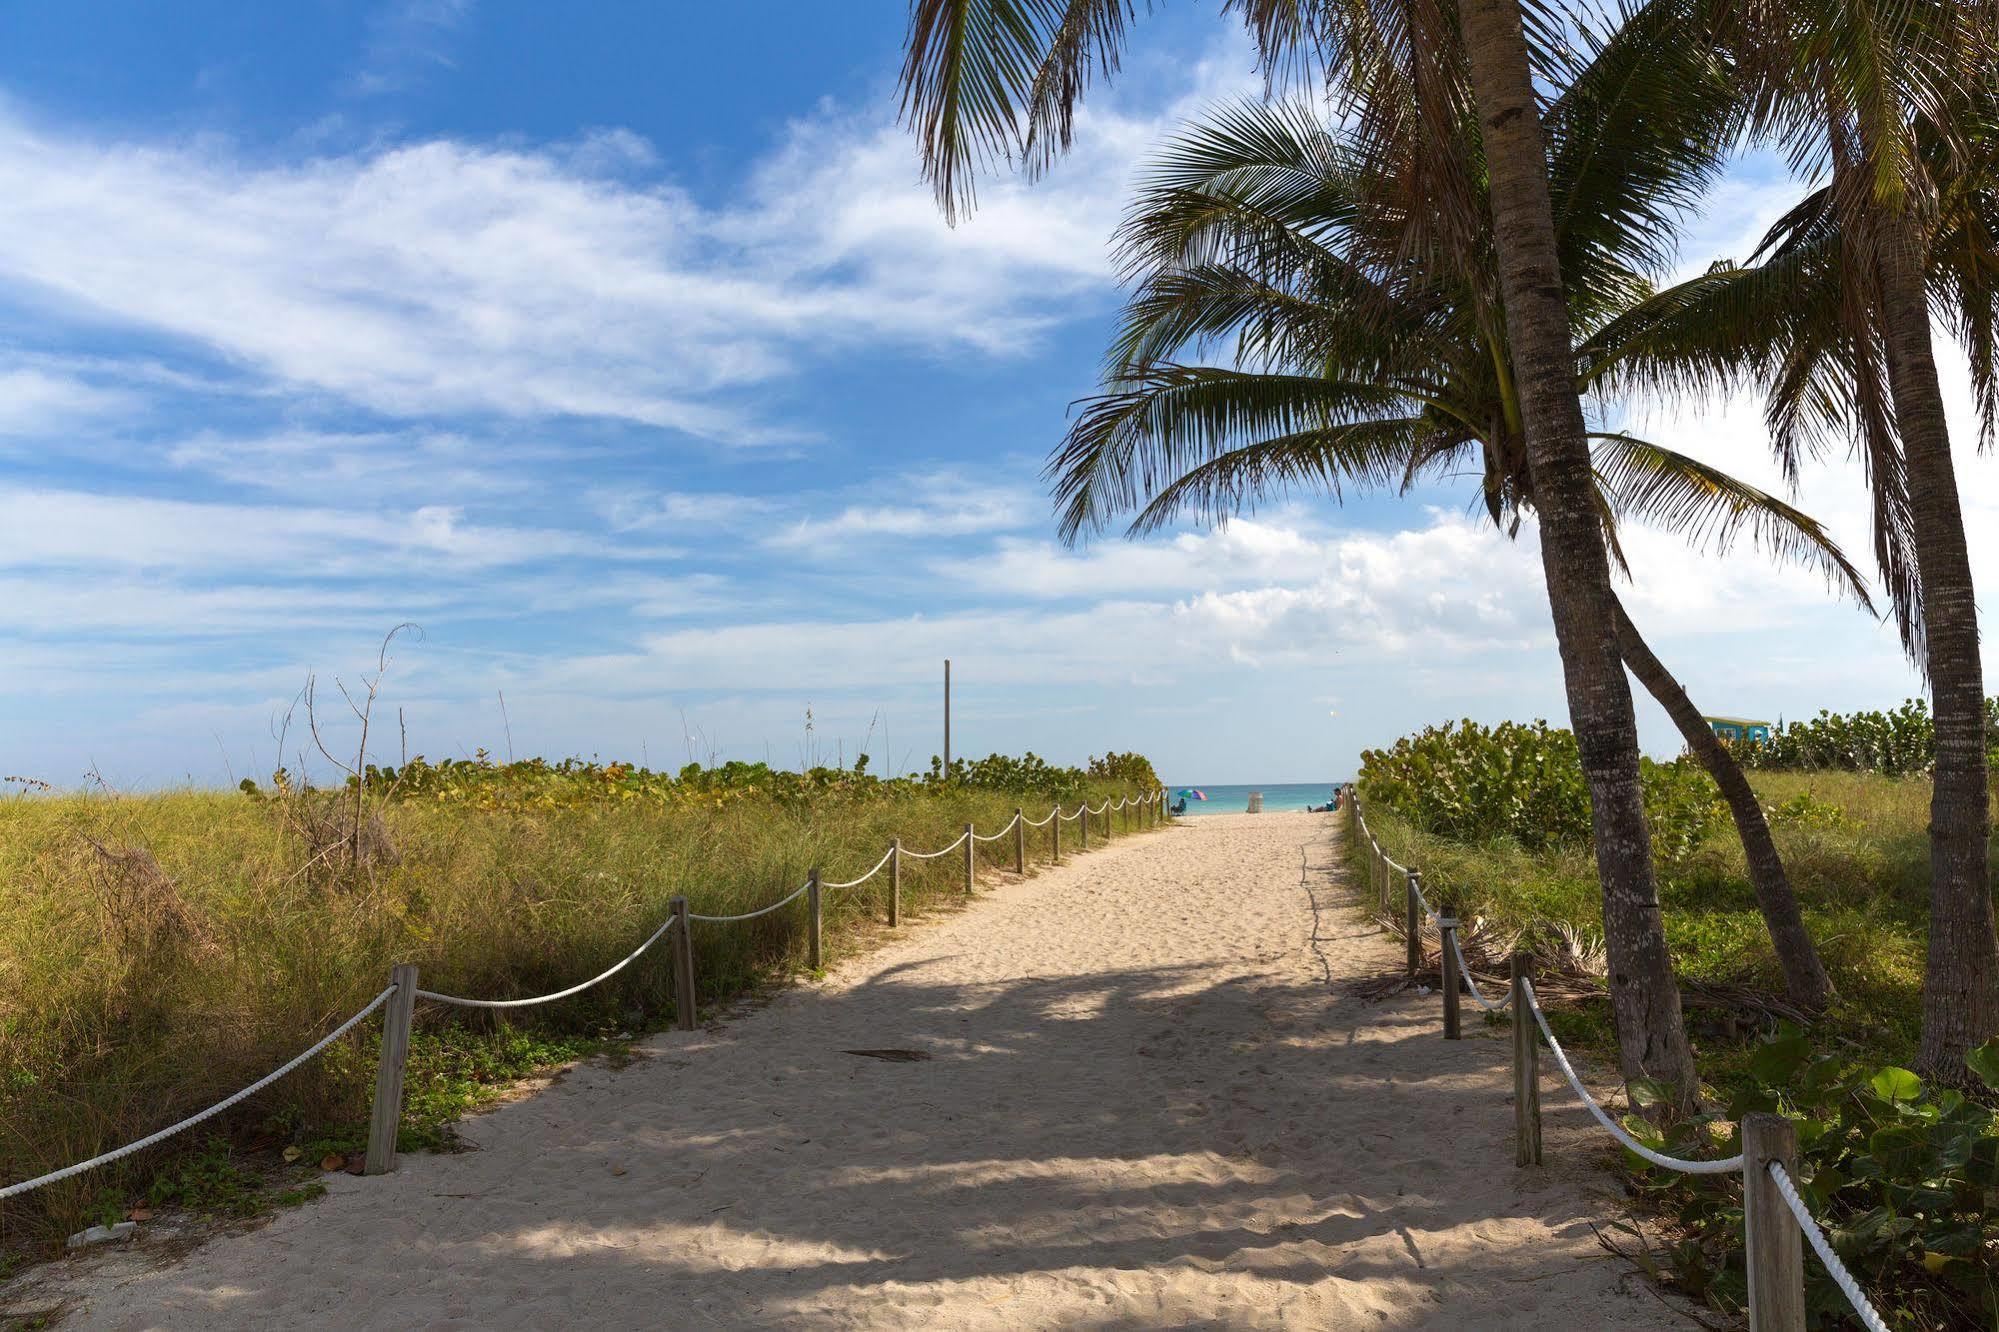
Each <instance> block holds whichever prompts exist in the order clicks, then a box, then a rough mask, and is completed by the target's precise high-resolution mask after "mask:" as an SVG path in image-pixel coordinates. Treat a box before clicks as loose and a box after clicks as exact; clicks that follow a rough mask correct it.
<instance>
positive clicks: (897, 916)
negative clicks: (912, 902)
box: [888, 837, 902, 929]
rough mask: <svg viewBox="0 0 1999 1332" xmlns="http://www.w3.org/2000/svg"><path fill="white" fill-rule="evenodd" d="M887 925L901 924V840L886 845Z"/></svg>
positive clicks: (897, 839)
mask: <svg viewBox="0 0 1999 1332" xmlns="http://www.w3.org/2000/svg"><path fill="white" fill-rule="evenodd" d="M888 924H889V928H890V929H894V928H895V927H896V926H898V925H900V924H902V839H901V838H900V837H898V838H896V839H895V840H894V841H892V842H890V843H889V844H888Z"/></svg>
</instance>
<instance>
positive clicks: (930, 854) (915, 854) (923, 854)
mask: <svg viewBox="0 0 1999 1332" xmlns="http://www.w3.org/2000/svg"><path fill="white" fill-rule="evenodd" d="M965 837H966V834H964V833H959V834H958V840H957V841H955V842H953V843H951V845H949V846H947V847H945V848H944V849H943V850H942V851H911V850H910V849H909V848H907V847H904V848H903V851H902V854H904V855H905V856H909V857H911V858H912V859H916V860H935V859H937V857H939V856H948V855H950V854H951V853H952V852H953V851H956V850H957V849H958V848H959V847H961V846H963V845H964V844H965ZM794 896H796V894H794Z"/></svg>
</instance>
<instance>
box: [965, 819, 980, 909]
mask: <svg viewBox="0 0 1999 1332" xmlns="http://www.w3.org/2000/svg"><path fill="white" fill-rule="evenodd" d="M978 854H979V839H978V838H977V837H975V836H973V834H972V825H971V824H969V823H968V824H966V825H965V893H966V895H967V896H969V895H970V894H971V891H972V888H973V886H974V884H975V882H976V880H977V873H978V872H977V871H976V870H975V869H973V868H972V862H973V860H974V858H975V857H977V855H978Z"/></svg>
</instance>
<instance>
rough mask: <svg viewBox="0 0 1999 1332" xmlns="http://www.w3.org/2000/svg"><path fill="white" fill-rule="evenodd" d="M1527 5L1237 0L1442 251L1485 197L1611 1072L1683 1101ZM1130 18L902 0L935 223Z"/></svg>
mask: <svg viewBox="0 0 1999 1332" xmlns="http://www.w3.org/2000/svg"><path fill="white" fill-rule="evenodd" d="M1523 3H1533V0H1458V2H1457V4H1456V5H1455V6H1453V5H1452V4H1451V3H1449V0H1383V3H1379V4H1366V5H1349V4H1342V3H1336V2H1335V0H1230V3H1229V4H1228V6H1227V8H1228V9H1229V10H1231V11H1234V12H1236V13H1238V14H1239V15H1240V16H1241V18H1242V19H1243V21H1244V22H1245V24H1246V26H1247V27H1248V28H1249V30H1250V31H1251V33H1252V34H1253V35H1254V36H1255V38H1256V40H1257V43H1258V46H1259V48H1260V50H1261V52H1262V55H1263V60H1264V63H1265V66H1266V68H1268V69H1269V70H1271V71H1272V72H1273V74H1282V73H1285V72H1288V71H1294V70H1303V71H1306V72H1308V73H1317V74H1323V75H1324V76H1325V77H1326V78H1327V79H1328V80H1329V83H1330V85H1331V86H1332V87H1333V88H1334V89H1336V90H1337V92H1338V94H1339V95H1340V96H1341V97H1342V98H1344V99H1345V100H1346V102H1347V103H1348V107H1349V109H1350V110H1351V111H1352V112H1353V113H1354V116H1355V120H1356V123H1357V125H1358V126H1359V128H1360V130H1361V132H1362V133H1363V134H1365V135H1367V136H1370V137H1373V138H1376V139H1377V140H1378V141H1379V142H1381V143H1384V144H1394V143H1398V142H1399V143H1406V144H1409V145H1412V146H1413V148H1414V150H1415V155H1416V157H1417V159H1418V160H1419V161H1420V162H1421V163H1422V164H1423V166H1424V168H1425V171H1426V173H1427V174H1428V175H1429V176H1430V177H1431V178H1432V179H1433V180H1434V182H1435V185H1436V188H1435V189H1434V190H1433V191H1432V192H1431V194H1430V196H1429V199H1430V204H1429V207H1430V211H1431V213H1432V217H1433V220H1434V222H1435V229H1436V231H1437V232H1438V233H1439V235H1440V236H1442V237H1443V238H1444V239H1445V240H1446V241H1449V240H1451V239H1452V238H1453V237H1458V238H1461V237H1462V236H1464V235H1466V234H1469V233H1471V232H1473V231H1476V230H1478V227H1477V222H1476V219H1477V213H1478V211H1479V210H1480V209H1482V208H1485V207H1487V206H1489V208H1490V216H1491V227H1490V235H1491V237H1492V244H1493V248H1494V251H1495V253H1496V255H1497V259H1498V266H1497V267H1498V277H1499V284H1498V285H1499V289H1500V295H1501V297H1502V303H1501V305H1500V307H1499V309H1500V310H1501V311H1503V313H1502V315H1501V316H1500V317H1501V319H1502V321H1503V327H1504V330H1505V335H1506V354H1505V361H1506V364H1507V373H1508V375H1509V376H1510V379H1511V382H1512V383H1513V385H1514V387H1515V391H1516V393H1517V396H1518V402H1519V410H1520V417H1521V422H1522V427H1523V439H1524V441H1525V452H1526V455H1527V465H1528V470H1529V472H1530V473H1531V475H1532V477H1533V482H1534V489H1535V504H1536V511H1537V513H1538V514H1539V516H1540V524H1541V559H1542V567H1543V571H1544V574H1545V577H1546V584H1547V590H1548V600H1549V605H1550V609H1551V610H1552V612H1553V617H1554V623H1555V637H1556V644H1557V648H1558V650H1559V652H1560V655H1561V660H1562V670H1563V678H1564V682H1565V684H1566V687H1567V695H1568V703H1569V718H1570V724H1571V726H1572V727H1573V729H1574V730H1575V733H1576V740H1577V746H1578V749H1579V750H1580V752H1581V758H1582V769H1583V773H1584V776H1585V779H1586V780H1587V782H1588V785H1589V791H1590V806H1591V814H1592V826H1593V830H1594V834H1595V837H1594V841H1595V849H1596V859H1597V874H1598V878H1599V880H1600V882H1601V884H1602V888H1603V896H1604V909H1603V914H1604V937H1605V944H1606V949H1607V952H1608V954H1609V959H1610V964H1611V966H1610V971H1611V1001H1612V1008H1613V1011H1614V1012H1615V1014H1616V1016H1617V1028H1618V1035H1619V1050H1620V1056H1621V1060H1620V1062H1621V1064H1622V1067H1623V1071H1624V1073H1625V1075H1626V1077H1627V1078H1637V1077H1649V1078H1651V1079H1653V1080H1655V1081H1658V1082H1662V1083H1664V1084H1666V1085H1668V1086H1670V1087H1672V1088H1673V1089H1674V1099H1675V1102H1676V1104H1677V1105H1678V1106H1680V1107H1681V1108H1691V1107H1692V1106H1693V1105H1694V1104H1695V1102H1696V1101H1697V1099H1698V1093H1699V1086H1698V1077H1697V1074H1696V1071H1695V1068H1694V1063H1693V1053H1692V1050H1691V1049H1690V1047H1689V1046H1688V1044H1687V1038H1686V1031H1685V1027H1684V1025H1683V1022H1682V1017H1681V1012H1680V998H1679V987H1678V985H1677V983H1676V982H1675V980H1674V976H1673V965H1672V958H1671V956H1670V954H1669V953H1668V951H1667V948H1666V936H1665V930H1664V928H1663V926H1662V924H1661V922H1660V915H1659V901H1658V884H1657V881H1656V879H1655V877H1654V872H1653V866H1652V841H1651V830H1650V829H1649V828H1648V826H1647V825H1646V822H1645V809H1644V801H1643V793H1642V789H1641V787H1640V784H1639V768H1638V728H1637V719H1636V715H1635V713H1634V711H1633V708H1632V701H1631V687H1630V683H1629V681H1628V680H1627V679H1626V677H1625V673H1624V662H1623V658H1622V655H1621V653H1620V650H1619V647H1618V642H1617V624H1616V615H1615V611H1614V602H1615V594H1614V591H1613V589H1612V586H1611V569H1610V559H1609V555H1608V553H1607V552H1606V550H1605V547H1604V542H1603V533H1602V526H1601V523H1600V521H1599V518H1598V512H1597V491H1596V486H1595V480H1594V474H1593V470H1592V465H1591V461H1590V450H1589V440H1588V437H1587V436H1588V431H1587V428H1586V426H1585V423H1584V420H1583V412H1582V399H1581V395H1580V393H1579V391H1578V388H1577V384H1576V376H1575V368H1574V361H1573V352H1574V348H1573V346H1572V344H1571V342H1570V337H1569V327H1568V309H1567V302H1566V300H1565V298H1564V294H1563V288H1562V280H1561V268H1560V261H1559V257H1558V253H1557V244H1556V230H1555V219H1554V213H1553V208H1552V204H1551V201H1550V198H1549V194H1548V182H1547V162H1546V156H1545V151H1546V145H1545V141H1544V137H1543V134H1542V128H1541V119H1540V108H1539V106H1538V104H1537V102H1536V99H1535V94H1534V86H1533V60H1532V57H1531V56H1530V49H1529V44H1528V40H1527V34H1526V31H1525V26H1524V23H1523V17H1522V5H1523ZM1539 13H1540V10H1539V6H1538V5H1537V6H1536V14H1537V15H1538V14H1539ZM1135 14H1136V9H1135V6H1134V5H1133V3H1132V0H911V6H910V28H909V39H908V45H907V54H906V58H905V62H904V65H903V76H902V87H903V96H904V112H905V117H906V119H908V120H909V121H910V123H911V125H912V126H913V128H914V129H915V130H916V132H917V134H918V137H919V139H920V141H921V144H922V150H923V158H924V163H925V168H926V171H927V172H928V173H929V176H930V178H931V180H932V181H933V183H934V184H935V186H936V188H937V193H938V196H939V199H940V201H941V202H942V204H943V206H944V207H945V209H946V212H947V213H955V212H956V211H957V210H959V209H962V208H965V207H969V206H970V204H971V202H972V186H973V177H974V175H975V173H976V171H977V169H978V168H979V167H980V166H981V165H984V164H989V163H990V162H991V161H993V160H994V159H995V158H1001V157H1003V158H1006V159H1007V160H1009V161H1024V162H1025V163H1027V164H1028V166H1029V167H1030V168H1032V167H1035V166H1038V165H1040V164H1043V163H1045V162H1046V161H1047V160H1049V159H1050V158H1051V157H1052V156H1053V154H1054V153H1056V152H1059V151H1060V150H1061V149H1062V148H1063V147H1065V146H1066V145H1067V142H1068V139H1069V136H1070V134H1071V132H1072V129H1073V114H1074V108H1075V106H1076V104H1077V102H1078V100H1079V99H1080V98H1081V97H1082V95H1083V93H1084V92H1085V91H1086V89H1087V87H1088V85H1089V83H1090V81H1091V78H1092V77H1093V75H1102V76H1104V77H1109V76H1110V75H1111V74H1112V73H1113V72H1114V71H1115V70H1116V67H1117V62H1118V57H1119V54H1120V52H1121V50H1122V44H1123V42H1124V39H1125V36H1126V34H1127V32H1128V29H1129V25H1130V23H1131V20H1132V19H1133V17H1134V16H1135ZM1470 112H1475V114H1476V116H1477V119H1478V123H1479V127H1480V129H1481V130H1482V134H1483V149H1484V153H1485V158H1486V162H1487V170H1486V172H1485V173H1484V176H1483V179H1484V189H1483V192H1482V193H1478V194H1473V193H1469V192H1467V189H1466V177H1465V173H1464V172H1463V171H1462V170H1460V169H1458V164H1457V163H1455V162H1454V161H1453V160H1452V157H1451V153H1452V146H1453V145H1455V144H1457V143H1459V142H1461V136H1460V133H1459V130H1460V127H1461V124H1462V120H1463V117H1464V115H1465V114H1466V113H1470Z"/></svg>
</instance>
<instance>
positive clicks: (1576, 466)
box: [1458, 0, 1700, 1109]
mask: <svg viewBox="0 0 1999 1332" xmlns="http://www.w3.org/2000/svg"><path fill="white" fill-rule="evenodd" d="M1458 13H1459V19H1460V22H1461V24H1462V26H1463V31H1464V40H1465V46H1466V50H1467V53H1468V55H1469V56H1470V61H1471V76H1472V91H1473V94H1474V96H1475V98H1476V99H1477V104H1478V112H1479V120H1480V125H1481V128H1482V130H1483V132H1484V138H1485V160H1486V167H1487V171H1488V173H1489V176H1490V190H1491V196H1492V215H1493V239H1494V248H1495V249H1496V250H1497V252H1498V257H1499V269H1500V291H1501V295H1502V297H1503V299H1504V300H1505V302H1506V330H1507V337H1508V340H1509V341H1510V343H1511V344H1512V362H1513V367H1514V370H1515V379H1516V382H1517V385H1518V388H1519V391H1520V399H1521V415H1522V419H1523V421H1524V423H1525V425H1526V429H1527V444H1528V449H1527V453H1528V469H1529V474H1530V476H1531V478H1532V480H1533V483H1534V502H1535V508H1536V510H1537V512H1538V513H1539V514H1540V520H1541V565H1542V569H1543V572H1544V573H1545V575H1546V579H1547V584H1548V602H1549V606H1550V608H1551V609H1552V611H1553V612H1554V620H1555V641H1556V646H1557V648H1558V649H1559V651H1560V653H1561V658H1562V673H1563V677H1564V680H1565V682H1566V684H1567V688H1568V702H1569V720H1570V724H1571V725H1572V727H1573V728H1574V730H1575V733H1576V744H1577V747H1578V748H1579V749H1580V751H1581V753H1582V766H1583V774H1584V777H1585V778H1586V779H1587V780H1588V782H1589V791H1590V810H1591V818H1592V827H1593V829H1594V832H1595V842H1596V862H1597V876H1598V878H1599V879H1600V880H1601V882H1602V884H1603V933H1604V943H1605V946H1606V950H1607V951H1608V953H1609V957H1610V997H1611V1005H1612V1008H1613V1010H1614V1012H1615V1014H1616V1017H1617V1032H1618V1048H1619V1055H1620V1063H1621V1065H1622V1068H1623V1072H1624V1075H1625V1077H1626V1078H1627V1079H1632V1078H1639V1077H1648V1078H1651V1079H1653V1080H1655V1081H1658V1082H1662V1083H1664V1084H1666V1085H1668V1086H1670V1087H1671V1088H1672V1089H1673V1097H1674V1100H1675V1101H1676V1102H1677V1104H1678V1106H1679V1108H1681V1109H1690V1108H1692V1107H1694V1106H1695V1105H1696V1104H1697V1103H1698V1101H1699V1096H1700V1083H1699V1079H1698V1076H1697V1074H1696V1073H1695V1070H1694V1060H1693V1052H1692V1051H1691V1050H1690V1049H1689V1048H1688V1045H1687V1034H1686V1028H1685V1026H1684V1025H1683V1023H1682V1020H1681V1016H1680V991H1679V987H1678V985H1677V984H1676V982H1675V980H1674V977H1673V960H1672V956H1671V954H1669V953H1668V952H1667V950H1666V931H1665V927H1664V925H1663V923H1662V922H1661V920H1660V916H1659V894H1658V884H1657V882H1656V880H1655V879H1654V877H1653V869H1652V835H1651V830H1650V829H1649V828H1648V827H1647V826H1646V823H1645V806H1644V800H1643V796H1642V792H1641V790H1640V787H1639V782H1638V724H1637V719H1636V717H1635V715H1634V714H1633V712H1632V705H1631V684H1630V681H1629V680H1627V679H1626V678H1625V674H1624V661H1623V658H1622V657H1621V656H1620V655H1619V653H1618V649H1617V632H1616V626H1615V623H1614V621H1613V619H1612V615H1611V607H1612V606H1613V604H1614V603H1615V596H1614V593H1613V592H1612V590H1611V585H1610V561H1609V558H1608V557H1607V556H1606V554H1605V552H1604V547H1603V533H1602V530H1601V529H1600V527H1599V525H1598V523H1599V519H1598V515H1597V511H1596V507H1595V504H1594V490H1593V487H1594V484H1595V482H1594V476H1593V473H1592V472H1591V469H1590V457H1589V443H1588V440H1587V438H1586V435H1585V426H1584V423H1583V411H1582V401H1581V399H1580V397H1579V396H1578V394H1577V391H1576V370H1575V352H1574V347H1573V345H1572V344H1571V342H1570V340H1569V315H1568V306H1567V303H1566V301H1565V300H1564V298H1563V292H1562V280H1561V267H1560V263H1559V261H1558V260H1557V258H1556V248H1555V221H1554V212H1553V209H1552V207H1551V205H1550V203H1549V197H1548V162H1547V147H1546V143H1545V141H1544V139H1543V137H1542V133H1541V117H1540V112H1539V109H1538V108H1537V106H1536V105H1535V101H1534V92H1533V87H1532V84H1531V81H1530V79H1529V75H1528V67H1527V42H1526V38H1525V36H1524V34H1523V33H1522V31H1521V18H1520V3H1519V0H1458Z"/></svg>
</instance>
